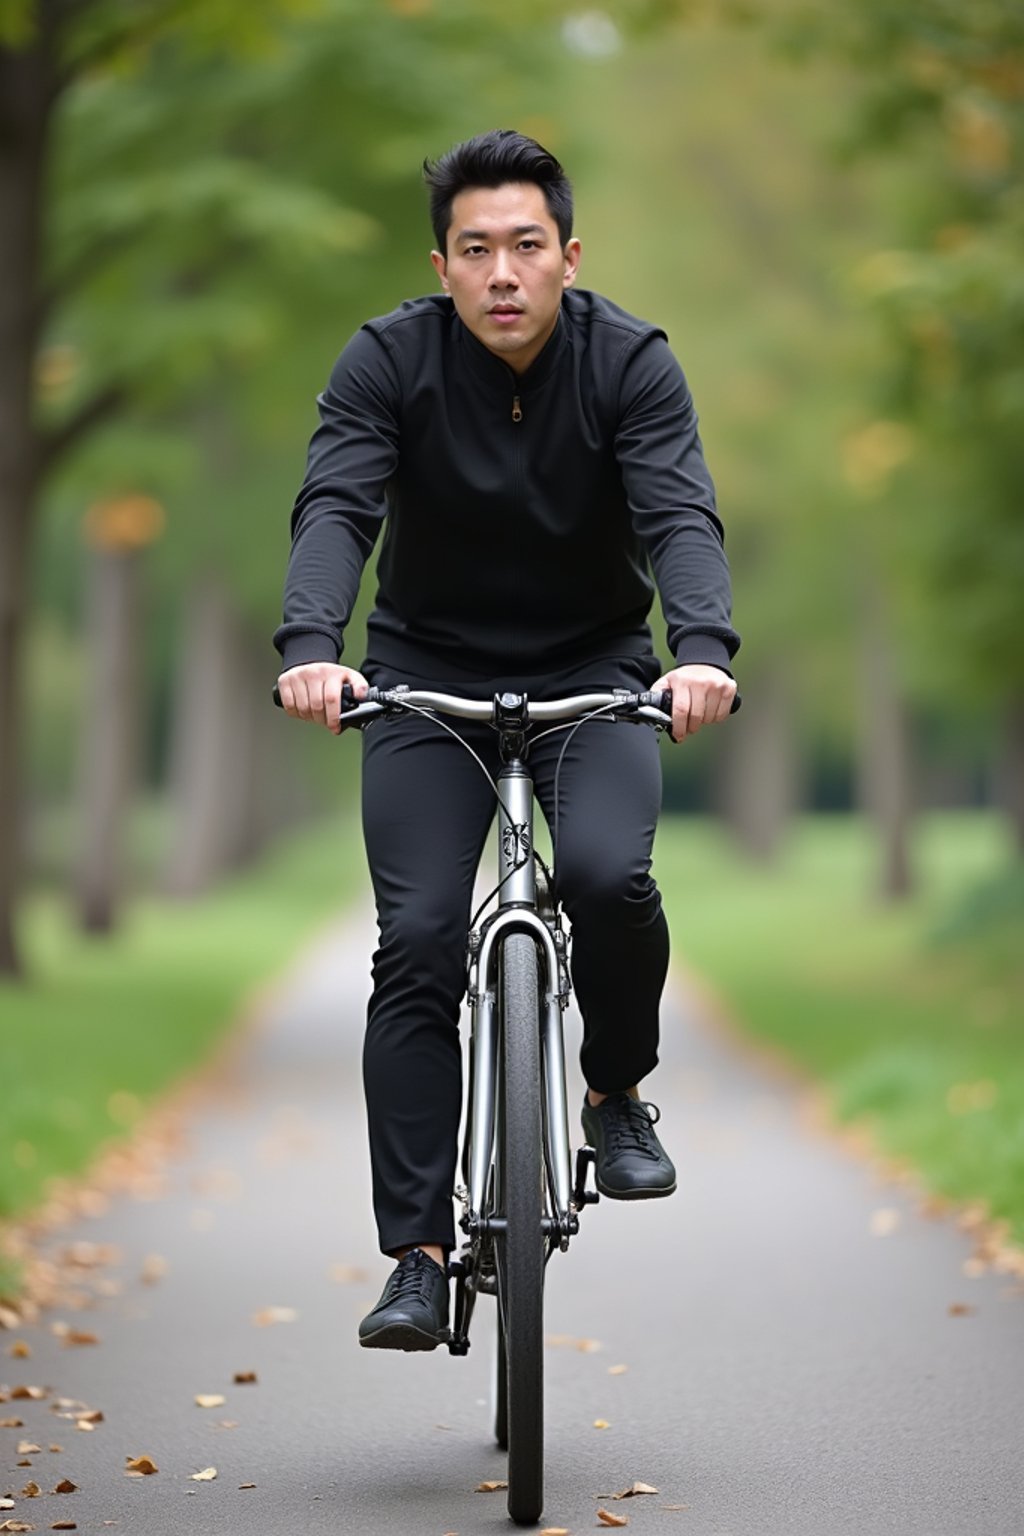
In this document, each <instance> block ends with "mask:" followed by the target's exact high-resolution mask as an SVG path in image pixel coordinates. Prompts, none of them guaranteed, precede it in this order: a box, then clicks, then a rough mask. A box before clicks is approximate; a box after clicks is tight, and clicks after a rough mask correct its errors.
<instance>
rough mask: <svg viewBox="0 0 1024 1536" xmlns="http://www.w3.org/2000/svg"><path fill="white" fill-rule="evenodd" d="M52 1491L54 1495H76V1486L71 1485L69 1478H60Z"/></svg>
mask: <svg viewBox="0 0 1024 1536" xmlns="http://www.w3.org/2000/svg"><path fill="white" fill-rule="evenodd" d="M53 1491H54V1493H77V1492H78V1484H77V1483H73V1482H72V1481H71V1479H70V1477H62V1478H61V1480H60V1482H59V1483H58V1484H57V1486H56V1488H55V1489H54V1490H53Z"/></svg>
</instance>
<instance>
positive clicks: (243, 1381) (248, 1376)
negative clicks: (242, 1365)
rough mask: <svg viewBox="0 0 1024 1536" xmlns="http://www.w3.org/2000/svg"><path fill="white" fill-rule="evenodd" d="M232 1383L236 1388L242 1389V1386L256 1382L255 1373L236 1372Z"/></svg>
mask: <svg viewBox="0 0 1024 1536" xmlns="http://www.w3.org/2000/svg"><path fill="white" fill-rule="evenodd" d="M234 1381H235V1386H236V1387H244V1386H246V1385H247V1384H248V1383H250V1382H252V1383H255V1381H256V1372H255V1371H236V1372H235V1377H234Z"/></svg>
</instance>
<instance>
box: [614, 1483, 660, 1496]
mask: <svg viewBox="0 0 1024 1536" xmlns="http://www.w3.org/2000/svg"><path fill="white" fill-rule="evenodd" d="M657 1491H658V1490H657V1488H652V1486H651V1484H650V1483H631V1484H630V1486H629V1487H628V1488H623V1490H622V1492H621V1493H613V1494H612V1498H613V1499H635V1498H637V1497H638V1496H639V1495H640V1494H641V1493H657Z"/></svg>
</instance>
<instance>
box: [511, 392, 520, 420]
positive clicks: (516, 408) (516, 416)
mask: <svg viewBox="0 0 1024 1536" xmlns="http://www.w3.org/2000/svg"><path fill="white" fill-rule="evenodd" d="M522 419H523V408H522V406H521V405H520V404H519V396H518V395H513V396H512V420H513V421H522Z"/></svg>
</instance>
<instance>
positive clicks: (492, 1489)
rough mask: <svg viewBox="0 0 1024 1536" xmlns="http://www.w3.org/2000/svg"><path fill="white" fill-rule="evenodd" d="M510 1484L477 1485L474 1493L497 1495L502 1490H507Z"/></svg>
mask: <svg viewBox="0 0 1024 1536" xmlns="http://www.w3.org/2000/svg"><path fill="white" fill-rule="evenodd" d="M507 1487H508V1483H477V1485H476V1487H475V1488H474V1489H473V1492H474V1493H497V1492H498V1490H499V1489H500V1488H507Z"/></svg>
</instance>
